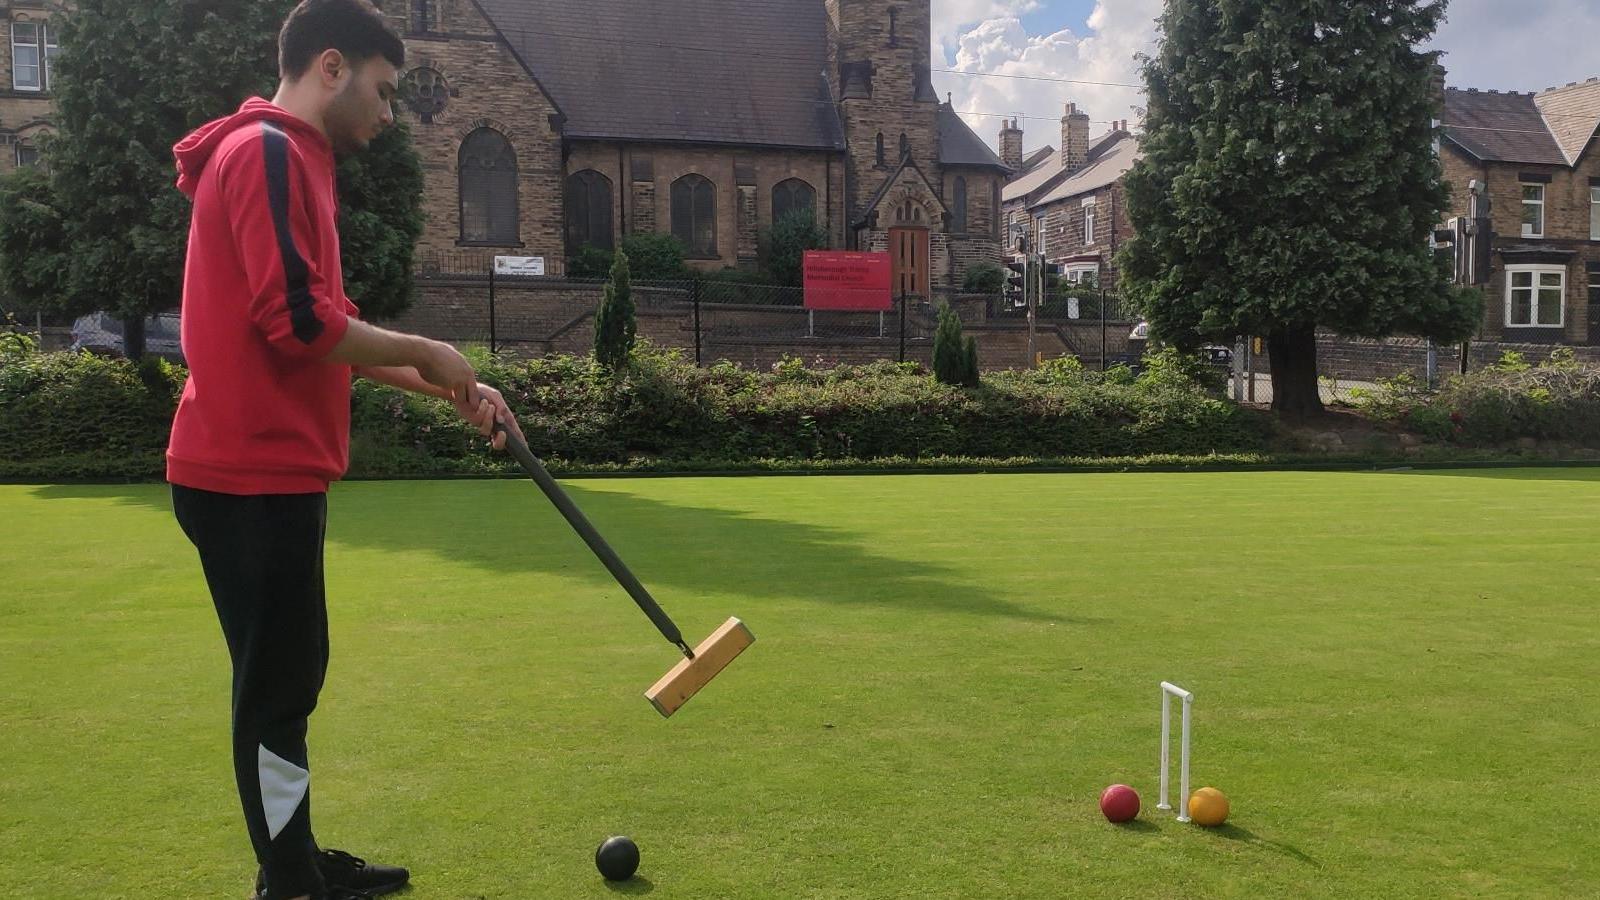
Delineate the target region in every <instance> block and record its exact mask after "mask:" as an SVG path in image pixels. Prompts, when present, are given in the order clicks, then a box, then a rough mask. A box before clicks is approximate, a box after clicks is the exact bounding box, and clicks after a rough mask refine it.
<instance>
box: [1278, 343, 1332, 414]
mask: <svg viewBox="0 0 1600 900" xmlns="http://www.w3.org/2000/svg"><path fill="white" fill-rule="evenodd" d="M1267 348H1268V350H1269V352H1270V353H1271V356H1272V410H1273V412H1276V413H1278V414H1279V415H1281V416H1284V417H1287V418H1305V417H1307V416H1316V415H1321V414H1322V411H1323V410H1322V397H1321V395H1320V394H1319V393H1318V390H1317V331H1316V328H1315V327H1312V326H1293V327H1289V328H1282V329H1277V330H1274V331H1273V332H1271V333H1270V334H1268V335H1267Z"/></svg>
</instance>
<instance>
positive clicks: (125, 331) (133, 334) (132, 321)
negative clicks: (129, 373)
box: [122, 313, 144, 362]
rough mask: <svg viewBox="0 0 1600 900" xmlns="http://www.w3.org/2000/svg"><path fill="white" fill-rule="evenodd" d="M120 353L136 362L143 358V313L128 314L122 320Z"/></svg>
mask: <svg viewBox="0 0 1600 900" xmlns="http://www.w3.org/2000/svg"><path fill="white" fill-rule="evenodd" d="M122 355H123V356H126V357H127V358H129V359H131V360H133V361H134V362H138V361H139V360H141V359H144V314H143V313H138V314H134V315H129V316H127V317H126V318H124V319H123V320H122Z"/></svg>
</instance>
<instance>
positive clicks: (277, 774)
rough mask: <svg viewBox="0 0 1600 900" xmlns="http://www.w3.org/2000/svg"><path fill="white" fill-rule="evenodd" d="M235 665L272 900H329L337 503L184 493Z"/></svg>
mask: <svg viewBox="0 0 1600 900" xmlns="http://www.w3.org/2000/svg"><path fill="white" fill-rule="evenodd" d="M172 507H173V512H174V513H175V514H176V515H177V518H178V524H179V525H181V526H182V527H183V532H184V534H186V535H188V537H189V540H190V541H191V542H192V543H193V544H194V545H195V548H196V549H197V550H199V551H200V564H201V567H202V568H203V569H204V570H205V576H206V584H207V585H209V586H210V588H211V600H212V602H213V603H214V604H215V605H216V609H217V618H218V619H219V620H220V621H221V623H222V634H223V637H224V638H226V639H227V642H228V654H229V656H230V657H232V659H233V769H234V776H235V778H236V779H237V780H238V784H239V799H240V801H241V802H242V804H243V806H244V819H245V825H246V827H247V828H248V829H249V832H250V843H251V844H253V845H254V846H255V851H256V859H257V860H259V861H260V863H261V866H262V868H263V869H264V870H265V874H266V879H267V897H268V898H270V900H282V898H290V897H298V896H300V895H302V894H309V895H311V896H313V897H317V896H321V894H322V892H323V884H322V878H321V876H320V875H319V874H318V873H317V869H316V866H315V863H314V855H315V852H316V845H315V842H314V840H313V838H312V834H311V773H310V767H309V764H308V762H307V759H306V719H307V717H309V716H310V715H311V711H312V710H313V709H315V708H316V706H317V694H318V693H319V692H320V691H321V690H322V680H323V676H324V675H325V674H326V672H327V669H328V613H327V606H326V602H325V595H324V592H323V584H322V542H323V534H324V531H325V529H326V525H327V518H328V502H327V495H326V494H269V495H261V496H236V495H233V494H217V493H212V492H210V491H201V490H196V489H194V488H187V487H181V486H179V485H173V486H172Z"/></svg>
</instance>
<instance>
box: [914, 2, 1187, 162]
mask: <svg viewBox="0 0 1600 900" xmlns="http://www.w3.org/2000/svg"><path fill="white" fill-rule="evenodd" d="M1038 5H1039V4H1038V3H1036V2H1001V0H935V2H934V9H933V15H934V35H935V39H936V41H937V43H938V44H939V45H940V46H941V47H942V48H943V49H944V50H945V53H946V56H945V65H939V64H937V63H936V64H935V65H934V68H936V69H938V68H949V69H954V70H956V71H958V72H984V73H990V74H992V75H1007V76H1028V78H1015V77H1009V78H995V77H982V76H976V75H952V74H944V73H938V72H936V73H934V84H935V86H936V87H937V88H938V90H939V92H940V93H941V94H942V93H945V92H947V91H948V92H949V93H950V94H951V95H952V100H953V102H954V104H955V108H956V110H957V111H958V112H961V113H962V114H963V115H964V116H965V118H966V120H967V123H968V124H969V125H971V126H972V127H973V129H974V130H976V131H977V132H978V134H979V135H980V136H982V137H983V138H984V139H985V140H987V141H988V142H989V143H990V145H991V146H992V145H994V144H995V143H996V138H997V135H998V133H999V130H1000V123H1001V121H1002V118H1001V117H1002V116H1022V117H1024V118H1023V119H1022V129H1023V135H1024V136H1023V143H1024V146H1025V147H1026V148H1027V149H1029V150H1033V149H1035V148H1038V147H1042V146H1045V145H1047V144H1048V145H1051V146H1057V147H1059V146H1060V142H1061V124H1060V120H1061V116H1062V114H1063V112H1064V110H1065V106H1066V104H1067V103H1068V102H1073V103H1076V104H1078V107H1079V108H1080V109H1083V110H1085V111H1087V112H1088V113H1089V117H1090V119H1091V120H1092V121H1093V122H1094V124H1092V125H1090V129H1089V131H1090V134H1091V135H1099V134H1103V133H1105V132H1106V131H1107V130H1108V129H1109V127H1110V126H1109V125H1108V124H1107V123H1109V122H1111V121H1112V120H1115V119H1133V118H1136V116H1135V113H1134V108H1135V107H1137V106H1140V105H1142V104H1141V101H1140V92H1139V90H1138V89H1137V88H1133V87H1119V86H1116V85H1118V84H1123V85H1136V84H1138V83H1139V77H1138V64H1137V62H1136V61H1135V59H1134V54H1135V53H1137V52H1139V51H1141V50H1144V51H1148V50H1151V49H1153V46H1154V44H1153V41H1154V38H1155V18H1156V16H1157V15H1159V14H1160V11H1161V6H1162V0H1100V2H1099V3H1098V4H1097V5H1096V7H1095V10H1094V12H1093V14H1091V16H1090V17H1089V22H1088V26H1089V27H1088V30H1087V33H1085V34H1083V35H1079V34H1077V33H1075V32H1074V31H1073V30H1072V29H1070V28H1062V29H1060V30H1058V31H1055V32H1053V33H1051V34H1042V35H1030V34H1028V33H1027V32H1026V30H1025V29H1024V28H1023V26H1022V22H1021V19H1020V18H1019V16H1020V14H1022V13H1024V12H1028V11H1030V10H1031V9H1033V8H1036V7H1037V6H1038ZM974 16H976V17H974ZM1029 78H1032V79H1072V80H1074V81H1077V82H1100V83H1098V84H1095V83H1070V84H1069V83H1062V82H1060V81H1053V80H1029ZM1027 117H1033V118H1027Z"/></svg>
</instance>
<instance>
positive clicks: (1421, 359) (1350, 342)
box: [1217, 333, 1483, 406]
mask: <svg viewBox="0 0 1600 900" xmlns="http://www.w3.org/2000/svg"><path fill="white" fill-rule="evenodd" d="M1217 349H1223V348H1217ZM1225 349H1226V352H1227V354H1228V361H1229V369H1230V374H1229V382H1228V395H1229V396H1230V397H1232V398H1234V399H1235V400H1238V401H1239V402H1241V403H1251V404H1258V405H1264V406H1270V405H1271V404H1272V401H1273V396H1274V392H1273V385H1272V363H1271V359H1270V357H1269V356H1268V354H1267V353H1266V342H1265V341H1264V340H1263V339H1262V338H1258V337H1251V338H1245V339H1242V340H1240V341H1238V342H1236V343H1235V344H1233V345H1232V346H1231V347H1227V348H1225ZM1461 351H1462V348H1461V345H1459V344H1452V345H1435V344H1433V343H1431V342H1430V341H1427V340H1424V339H1422V338H1409V337H1396V338H1387V339H1374V338H1352V337H1345V336H1342V335H1337V334H1332V333H1325V334H1321V335H1319V336H1318V338H1317V390H1318V394H1319V396H1320V397H1321V399H1322V402H1323V404H1324V405H1330V406H1357V405H1360V404H1362V403H1363V402H1365V401H1367V400H1369V399H1371V398H1372V397H1373V396H1374V395H1376V394H1381V393H1382V392H1384V391H1386V390H1389V389H1390V386H1391V385H1399V384H1401V383H1405V384H1407V385H1412V386H1415V389H1417V390H1424V391H1426V390H1432V389H1435V388H1437V387H1438V386H1440V385H1441V384H1443V383H1444V382H1445V381H1446V380H1447V379H1448V378H1450V377H1451V376H1452V375H1454V374H1457V373H1459V372H1460V371H1461V366H1462V357H1461ZM1478 356H1481V354H1475V355H1474V357H1473V358H1474V363H1473V365H1474V366H1476V365H1481V364H1482V362H1483V360H1481V359H1478Z"/></svg>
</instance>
